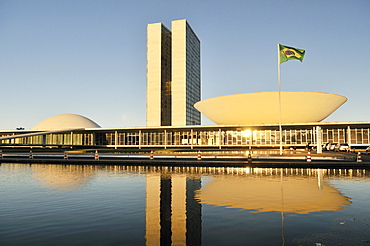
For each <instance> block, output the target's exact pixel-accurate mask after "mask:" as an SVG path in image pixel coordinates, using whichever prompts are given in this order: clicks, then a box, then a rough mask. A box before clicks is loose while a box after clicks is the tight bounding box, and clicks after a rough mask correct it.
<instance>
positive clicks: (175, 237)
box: [145, 170, 202, 245]
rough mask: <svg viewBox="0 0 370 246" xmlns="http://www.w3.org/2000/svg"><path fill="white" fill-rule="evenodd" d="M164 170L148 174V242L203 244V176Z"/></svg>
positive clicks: (149, 243) (148, 243)
mask: <svg viewBox="0 0 370 246" xmlns="http://www.w3.org/2000/svg"><path fill="white" fill-rule="evenodd" d="M163 171H164V172H158V173H156V172H154V173H148V174H147V175H146V235H145V238H146V245H201V234H202V222H201V217H202V215H201V209H202V208H201V204H200V203H199V202H198V201H196V200H195V191H196V190H199V189H200V188H201V179H200V178H199V177H189V176H188V175H185V174H182V175H181V174H180V175H179V174H175V173H168V172H165V171H166V170H163Z"/></svg>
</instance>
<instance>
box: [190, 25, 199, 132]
mask: <svg viewBox="0 0 370 246" xmlns="http://www.w3.org/2000/svg"><path fill="white" fill-rule="evenodd" d="M200 92H201V90H200V41H199V39H198V37H197V35H195V33H194V31H193V29H192V28H191V27H190V25H189V24H188V23H186V125H200V124H201V120H200V116H201V115H200V112H199V111H198V110H197V109H196V108H195V107H194V104H195V103H196V102H199V101H200V100H201V95H200Z"/></svg>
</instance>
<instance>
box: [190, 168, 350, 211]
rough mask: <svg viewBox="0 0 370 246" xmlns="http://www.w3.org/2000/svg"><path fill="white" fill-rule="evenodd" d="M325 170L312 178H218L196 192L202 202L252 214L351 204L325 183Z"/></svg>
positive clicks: (277, 175)
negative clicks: (243, 210)
mask: <svg viewBox="0 0 370 246" xmlns="http://www.w3.org/2000/svg"><path fill="white" fill-rule="evenodd" d="M325 171H326V170H321V169H317V170H312V172H313V175H308V173H306V174H304V172H303V170H302V173H301V175H289V174H288V175H284V170H278V171H277V172H271V173H270V174H267V173H266V174H267V175H266V174H265V175H233V176H230V175H219V176H214V177H213V179H212V181H211V182H210V183H208V185H207V186H204V187H203V188H202V189H201V190H200V191H198V192H197V195H196V198H197V199H199V200H200V201H201V202H202V203H206V204H212V205H216V206H224V207H229V208H240V209H246V210H254V211H256V212H271V211H279V212H285V213H296V214H307V213H311V212H319V211H338V210H341V209H344V207H346V206H350V204H351V201H349V198H348V197H346V196H343V195H342V194H341V193H340V192H339V191H338V190H337V189H335V188H333V187H332V186H330V185H329V184H328V183H326V182H325V180H324V178H323V176H324V173H325Z"/></svg>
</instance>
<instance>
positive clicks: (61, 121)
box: [32, 114, 100, 130]
mask: <svg viewBox="0 0 370 246" xmlns="http://www.w3.org/2000/svg"><path fill="white" fill-rule="evenodd" d="M69 128H100V126H99V125H98V124H96V123H95V122H94V121H92V120H90V119H88V118H86V117H84V116H82V115H78V114H59V115H55V116H53V117H50V118H48V119H46V120H44V121H41V122H40V123H39V124H37V125H35V126H34V127H32V130H56V129H69Z"/></svg>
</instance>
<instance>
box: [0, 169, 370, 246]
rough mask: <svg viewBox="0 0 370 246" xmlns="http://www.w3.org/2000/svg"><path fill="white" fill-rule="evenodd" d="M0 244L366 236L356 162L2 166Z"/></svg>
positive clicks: (365, 184)
mask: <svg viewBox="0 0 370 246" xmlns="http://www.w3.org/2000/svg"><path fill="white" fill-rule="evenodd" d="M0 197H1V199H0V245H1V246H2V245H357V244H365V243H370V211H369V210H370V200H369V197H370V172H369V171H368V170H363V169H302V168H299V169H298V168H292V169H287V168H284V169H279V168H231V167H228V168H227V167H143V166H99V165H51V164H50V165H44V164H32V165H31V164H1V165H0Z"/></svg>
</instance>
